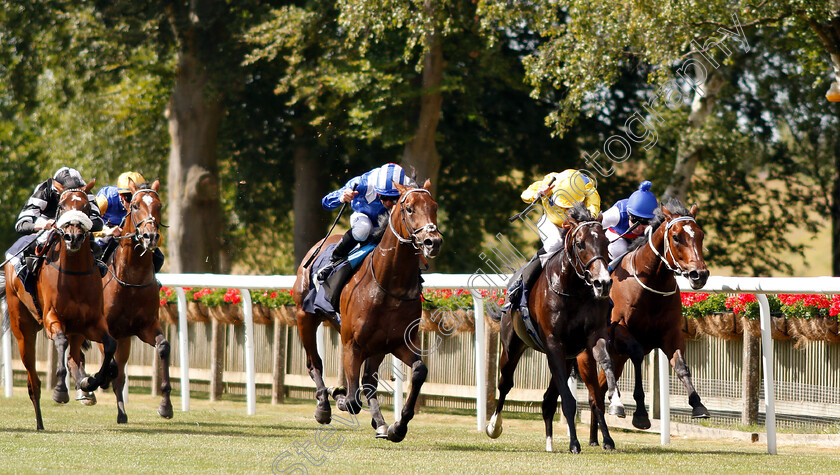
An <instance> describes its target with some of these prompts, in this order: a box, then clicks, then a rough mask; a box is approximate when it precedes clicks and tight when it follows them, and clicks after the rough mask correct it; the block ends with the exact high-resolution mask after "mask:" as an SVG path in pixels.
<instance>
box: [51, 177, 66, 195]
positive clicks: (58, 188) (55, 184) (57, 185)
mask: <svg viewBox="0 0 840 475" xmlns="http://www.w3.org/2000/svg"><path fill="white" fill-rule="evenodd" d="M52 186H53V188H55V191H57V192H58V194H59V195H60V194H62V193H63V192H64V185H62V184H61V183H59V182H58V180H53V182H52Z"/></svg>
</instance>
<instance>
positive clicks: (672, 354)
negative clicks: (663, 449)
mask: <svg viewBox="0 0 840 475" xmlns="http://www.w3.org/2000/svg"><path fill="white" fill-rule="evenodd" d="M672 341H673V340H672ZM663 346H665V348H663V349H662V351H663V352H664V353H665V356H667V357H668V359H669V360H670V361H671V367H672V368H674V372H675V373H677V377H679V378H680V381H682V383H683V385H684V386H685V390H686V391H687V392H688V403H689V404H690V405H691V417H692V418H695V419H706V418H708V417H710V415H709V410H708V409H706V406H704V405H703V403H702V402H700V395H699V394H697V390H695V389H694V383H693V382H692V381H691V370H690V369H689V368H688V365H687V364H686V363H685V358H683V352H684V351H685V340H684V339H683V340H682V342H681V344H677V345H663ZM674 346H677V347H676V348H674ZM661 384H666V383H665V382H662V383H661Z"/></svg>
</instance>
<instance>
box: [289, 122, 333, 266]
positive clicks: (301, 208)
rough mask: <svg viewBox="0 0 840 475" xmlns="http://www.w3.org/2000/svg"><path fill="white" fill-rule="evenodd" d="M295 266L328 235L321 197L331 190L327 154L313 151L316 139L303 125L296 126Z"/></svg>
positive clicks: (325, 214)
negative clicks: (313, 138)
mask: <svg viewBox="0 0 840 475" xmlns="http://www.w3.org/2000/svg"><path fill="white" fill-rule="evenodd" d="M295 135H296V141H295V148H294V160H295V197H294V216H295V230H294V240H295V266H298V265H300V263H301V261H302V260H303V257H304V256H305V255H306V252H307V251H308V250H309V248H311V247H312V246H313V245H314V244H315V242H317V241H318V240H319V239H321V238H322V237H324V232H325V231H324V229H325V224H326V221H327V213H326V211H325V210H324V208H323V207H322V206H321V198H322V197H323V196H324V195H325V194H327V193H328V192H329V190H328V189H327V186H328V181H327V175H326V168H327V167H326V162H325V160H324V158H323V157H322V156H321V155H320V154H318V153H313V152H312V141H311V140H308V137H306V132H305V131H304V129H303V128H302V127H298V128H296V129H295Z"/></svg>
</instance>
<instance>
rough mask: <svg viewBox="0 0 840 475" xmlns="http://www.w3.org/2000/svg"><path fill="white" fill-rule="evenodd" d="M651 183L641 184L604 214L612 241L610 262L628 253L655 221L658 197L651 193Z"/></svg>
mask: <svg viewBox="0 0 840 475" xmlns="http://www.w3.org/2000/svg"><path fill="white" fill-rule="evenodd" d="M650 187H651V183H650V182H649V181H647V180H645V181H643V182H641V183H640V184H639V189H638V190H636V191H634V192H633V194H631V195H630V197H629V198H624V199H623V200H618V201H617V202H616V203H615V204H614V205H612V208H610V209H608V210H607V211H605V212H604V219H603V221H602V222H603V224H604V227H605V228H607V230H606V235H607V239H609V240H610V247H609V251H610V261H613V260H615V259H616V258H618V257H620V256H623V255H624V254H626V253H627V248H628V246H630V242H631V241H633V240H634V239H636V238H637V237H639V236H642V235H644V232H645V229H647V227H648V225H649V224H650V220H651V219H653V216H654V215H653V212H654V211H655V210H656V208H657V207H658V206H659V202H657V200H656V195H654V194H653V192H652V191H650Z"/></svg>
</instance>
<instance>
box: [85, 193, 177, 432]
mask: <svg viewBox="0 0 840 475" xmlns="http://www.w3.org/2000/svg"><path fill="white" fill-rule="evenodd" d="M129 189H130V190H131V193H132V195H131V201H130V204H129V209H128V215H127V216H126V218H125V221H124V223H125V224H124V225H123V235H122V236H121V237H118V238H116V239H119V246H118V247H117V249H116V250H115V251H114V254H113V259H112V260H111V262H110V263H109V264H108V273H107V274H105V276H104V277H103V278H102V286H103V292H104V297H105V317H106V319H107V320H108V328H109V329H110V331H111V335H112V336H113V337H114V338H116V339H117V351H116V353H115V355H114V359H115V360H116V362H117V366H118V367H119V374H118V375H117V377H116V378H115V379H114V382H113V385H114V394H115V395H116V397H117V423H119V424H124V423H126V422H128V416H127V415H126V413H125V402H124V401H123V387H124V385H125V365H126V363H127V362H128V357H129V354H130V353H131V337H132V336H137V337H138V338H139V339H140V340H141V341H142V342H144V343H146V344H149V345H151V346H153V347H155V349H156V350H157V353H158V357H159V358H160V371H161V383H160V390H161V393H162V394H163V396H162V397H161V401H160V406H159V407H158V414H160V416H161V417H164V418H167V419H170V418H172V402H171V400H170V397H169V395H170V392H171V385H170V380H169V350H170V347H169V342H168V341H167V340H166V338H164V336H163V330H162V329H161V326H160V321H159V320H158V306H159V305H160V304H159V303H158V302H159V297H158V286H157V281H156V280H155V268H154V263H153V262H152V255H153V254H154V250H155V249H156V248H157V245H158V240H159V239H160V222H161V220H160V217H161V207H162V205H161V202H160V196H159V195H158V191H160V181H159V180H155V181H154V183H152V185H151V187H150V188H144V189H140V188H138V187H137V185H136V184H135V183H134V182H133V181H131V180H129ZM82 340H83V338H81V337H74V338H73V340H72V341H71V346H70V361H69V364H70V368H71V370H72V371H73V376H74V378H75V379H76V381H80V380H81V379H82V378H83V377H84V374H85V372H84V371H85V370H84V358H83V355H82V353H81V348H80V346H81V344H82ZM77 386H78V385H77ZM77 389H78V387H77ZM85 396H86V397H90V396H87V395H84V396H83V397H85ZM91 396H92V395H91Z"/></svg>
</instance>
